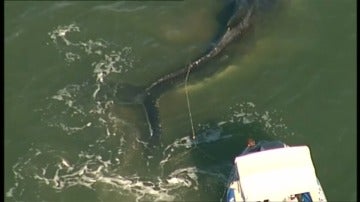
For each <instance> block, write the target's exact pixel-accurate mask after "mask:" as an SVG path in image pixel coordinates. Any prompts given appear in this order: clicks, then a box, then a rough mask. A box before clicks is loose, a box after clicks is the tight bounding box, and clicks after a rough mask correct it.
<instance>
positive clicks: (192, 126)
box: [185, 65, 195, 139]
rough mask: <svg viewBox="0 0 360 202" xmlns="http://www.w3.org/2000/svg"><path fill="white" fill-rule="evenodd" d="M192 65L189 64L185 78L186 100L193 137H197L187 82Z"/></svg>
mask: <svg viewBox="0 0 360 202" xmlns="http://www.w3.org/2000/svg"><path fill="white" fill-rule="evenodd" d="M190 67H191V65H188V70H187V73H186V78H185V95H186V102H187V107H188V111H189V118H190V125H191V131H192V138H193V139H195V130H194V123H193V120H192V115H191V109H190V101H189V93H188V89H187V82H188V80H189V74H190Z"/></svg>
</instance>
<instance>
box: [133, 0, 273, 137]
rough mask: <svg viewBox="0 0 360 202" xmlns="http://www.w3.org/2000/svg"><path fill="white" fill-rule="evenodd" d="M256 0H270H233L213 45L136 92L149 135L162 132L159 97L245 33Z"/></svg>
mask: <svg viewBox="0 0 360 202" xmlns="http://www.w3.org/2000/svg"><path fill="white" fill-rule="evenodd" d="M259 1H264V2H265V3H268V2H269V1H270V0H233V2H232V3H234V4H233V7H234V8H233V13H232V15H231V16H230V17H229V18H228V20H226V27H225V29H224V31H223V32H222V34H221V35H219V36H220V37H218V40H216V42H215V45H214V46H213V47H211V48H210V49H209V50H207V51H206V52H205V53H204V54H203V55H202V56H200V57H198V58H196V59H195V60H193V61H192V62H190V63H189V64H188V65H185V66H183V67H182V68H180V69H178V70H177V71H175V72H171V73H169V74H166V75H163V76H161V77H160V78H158V79H157V80H155V81H154V82H152V83H150V85H148V86H147V87H146V88H145V89H144V90H143V91H142V92H141V93H139V94H137V96H136V98H135V100H136V102H137V103H138V104H141V105H142V107H143V110H144V112H145V116H146V120H147V124H148V127H149V131H150V136H151V137H159V135H160V133H161V125H160V120H159V111H158V107H159V106H158V101H159V97H160V96H161V95H162V94H163V93H165V92H166V91H168V90H169V89H171V88H172V87H174V84H176V82H179V81H181V80H182V81H184V80H185V76H186V74H187V72H188V71H193V70H195V69H198V68H199V67H201V66H204V64H205V63H207V62H208V61H209V60H211V59H213V58H216V56H218V55H219V54H220V53H221V52H222V51H223V50H224V49H225V48H226V47H227V46H228V45H229V44H230V43H231V42H233V41H234V40H235V39H237V38H239V37H240V36H242V35H244V33H245V32H246V31H247V30H248V29H249V28H250V27H251V25H252V24H253V21H254V20H253V18H254V14H255V10H256V8H260V7H261V5H259ZM262 3H263V2H262ZM262 6H263V5H262Z"/></svg>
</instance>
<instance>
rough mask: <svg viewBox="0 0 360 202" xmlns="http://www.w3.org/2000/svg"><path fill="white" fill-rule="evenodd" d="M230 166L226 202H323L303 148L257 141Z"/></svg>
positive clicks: (316, 180)
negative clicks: (232, 166) (231, 169)
mask: <svg viewBox="0 0 360 202" xmlns="http://www.w3.org/2000/svg"><path fill="white" fill-rule="evenodd" d="M234 163H235V165H234V169H233V171H232V174H231V177H230V182H229V185H228V187H227V192H226V196H225V201H226V202H247V201H254V202H255V201H261V202H263V201H264V202H271V201H277V202H281V201H294V202H295V201H301V202H315V201H327V200H326V197H325V194H324V192H323V189H322V187H321V185H320V182H319V180H318V178H317V176H316V173H315V168H314V165H313V162H312V160H311V154H310V149H309V147H307V146H294V147H289V146H288V145H286V144H284V143H282V142H280V141H261V142H259V143H258V144H256V145H253V146H252V147H247V148H246V149H245V150H244V152H243V153H242V154H241V155H239V156H237V157H236V158H235V162H234Z"/></svg>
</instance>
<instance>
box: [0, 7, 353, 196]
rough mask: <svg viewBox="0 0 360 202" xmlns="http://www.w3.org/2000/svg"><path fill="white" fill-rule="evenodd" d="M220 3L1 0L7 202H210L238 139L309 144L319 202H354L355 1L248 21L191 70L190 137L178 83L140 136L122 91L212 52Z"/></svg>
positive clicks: (136, 111) (140, 118) (141, 121)
mask: <svg viewBox="0 0 360 202" xmlns="http://www.w3.org/2000/svg"><path fill="white" fill-rule="evenodd" d="M226 2H228V1H218V0H217V1H206V0H204V1H200V0H198V1H168V2H166V1H132V2H131V1H115V2H112V1H106V2H97V1H88V2H86V1H85V2H47V1H44V2H43V1H29V2H28V1H6V2H5V10H4V11H5V14H4V16H5V20H4V24H5V26H4V28H5V39H4V41H5V46H4V48H5V49H4V50H5V62H4V63H5V69H4V73H5V76H4V78H5V87H4V89H5V91H4V92H5V100H4V101H5V106H4V109H5V129H4V130H5V136H4V146H5V156H4V157H5V159H4V165H5V167H4V168H5V173H4V174H5V182H4V183H5V187H4V191H5V196H4V197H5V201H106V202H107V201H109V202H111V201H136V200H137V201H156V200H160V201H219V200H220V198H221V197H222V195H223V194H224V191H225V184H226V180H227V177H228V175H229V172H230V169H231V164H232V161H233V158H234V157H235V156H236V155H237V154H239V153H240V152H241V151H242V150H243V149H244V147H245V141H246V139H247V138H248V137H249V136H251V137H254V138H255V139H257V140H260V139H269V140H271V139H279V140H281V141H284V142H286V143H287V144H289V145H308V146H309V147H310V149H311V152H312V157H313V162H314V165H315V168H316V172H317V175H318V177H319V180H320V182H321V184H322V186H323V189H324V192H325V195H326V197H327V199H328V201H356V198H357V192H356V190H357V189H356V188H357V187H356V174H357V173H356V147H357V145H356V138H357V133H356V79H357V78H356V1H352V0H344V1H338V0H330V1H329V0H328V1H324V0H321V1H320V0H319V1H311V0H306V1H305V0H291V1H290V0H289V1H284V2H282V6H280V7H279V8H277V9H276V10H275V12H268V13H265V12H264V13H259V14H258V20H257V21H256V24H255V25H254V27H253V29H252V30H251V31H250V32H249V33H247V34H246V35H245V36H243V37H241V38H240V39H239V40H237V41H235V42H234V43H232V44H231V45H230V46H229V47H227V49H226V50H225V51H224V53H223V54H222V55H220V56H219V57H218V58H216V59H215V60H213V61H211V62H210V63H208V64H206V65H204V66H202V67H201V68H202V69H201V71H198V72H196V73H194V74H190V77H189V82H188V86H187V89H188V92H189V99H190V104H191V114H192V118H193V122H194V124H195V131H196V137H197V138H196V140H195V141H194V140H192V139H191V138H190V136H191V126H190V120H189V114H188V108H187V104H186V98H185V88H184V84H183V83H179V85H178V86H177V87H176V88H175V89H173V90H170V91H168V92H166V93H164V94H163V95H162V96H161V97H160V99H159V111H160V122H161V125H162V134H161V137H160V142H161V144H160V145H151V144H150V143H149V142H147V140H148V136H149V131H148V126H147V123H146V120H145V116H144V112H143V111H142V108H141V106H139V105H138V104H133V103H128V102H125V101H128V100H129V99H130V98H131V97H130V95H129V94H131V92H132V88H133V87H134V88H137V87H143V86H146V85H148V84H149V83H151V82H152V81H154V80H155V79H157V78H159V77H160V76H162V75H164V74H166V73H169V72H172V71H174V70H177V69H179V68H182V67H184V66H185V65H186V64H188V63H190V62H191V60H193V59H195V58H198V57H199V56H200V55H201V54H202V53H203V52H204V50H206V49H208V48H209V47H211V45H212V43H213V39H214V37H215V36H216V35H217V34H218V32H219V30H221V28H222V26H223V24H221V23H223V22H222V18H221V17H219V14H220V13H221V12H222V11H223V9H224V6H225V4H226ZM280 3H281V2H280ZM184 79H185V78H184ZM119 88H121V89H123V91H120V90H119Z"/></svg>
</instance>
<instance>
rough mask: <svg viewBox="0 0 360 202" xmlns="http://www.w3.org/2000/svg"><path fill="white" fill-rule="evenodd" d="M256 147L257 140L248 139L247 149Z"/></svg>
mask: <svg viewBox="0 0 360 202" xmlns="http://www.w3.org/2000/svg"><path fill="white" fill-rule="evenodd" d="M255 145H256V143H255V140H254V139H252V138H248V140H247V147H249V148H251V147H255Z"/></svg>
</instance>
